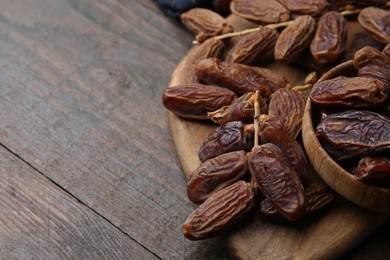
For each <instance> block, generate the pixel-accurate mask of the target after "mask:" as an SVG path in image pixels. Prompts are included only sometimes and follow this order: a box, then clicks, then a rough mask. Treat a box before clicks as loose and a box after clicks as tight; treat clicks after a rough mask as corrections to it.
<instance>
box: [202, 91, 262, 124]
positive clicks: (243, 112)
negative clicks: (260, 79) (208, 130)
mask: <svg viewBox="0 0 390 260" xmlns="http://www.w3.org/2000/svg"><path fill="white" fill-rule="evenodd" d="M253 94H254V93H253V92H249V93H246V94H244V95H242V96H241V97H239V98H238V99H236V100H234V101H233V103H231V104H230V105H227V106H224V107H221V108H220V109H218V110H216V111H214V112H210V113H208V116H209V117H210V119H211V120H212V121H213V122H215V123H217V124H220V125H223V124H226V123H227V122H231V121H242V122H244V123H251V122H253V115H254V114H255V108H254V95H253ZM259 105H260V111H261V112H262V114H264V113H266V112H267V111H268V109H267V103H266V102H265V101H264V99H263V98H262V97H261V96H259Z"/></svg>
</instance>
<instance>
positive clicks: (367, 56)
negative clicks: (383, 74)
mask: <svg viewBox="0 0 390 260" xmlns="http://www.w3.org/2000/svg"><path fill="white" fill-rule="evenodd" d="M372 65H375V66H379V67H383V68H386V69H390V58H389V57H387V56H386V55H385V54H383V53H382V52H380V51H379V50H377V49H375V48H373V47H371V46H365V47H363V48H361V49H360V50H358V51H356V52H355V54H354V55H353V66H354V67H355V69H357V70H359V69H361V68H363V67H366V66H372Z"/></svg>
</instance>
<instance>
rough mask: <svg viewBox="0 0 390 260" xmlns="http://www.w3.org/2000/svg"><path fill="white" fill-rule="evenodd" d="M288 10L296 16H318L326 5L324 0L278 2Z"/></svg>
mask: <svg viewBox="0 0 390 260" xmlns="http://www.w3.org/2000/svg"><path fill="white" fill-rule="evenodd" d="M280 2H281V3H283V4H284V5H285V6H286V7H287V9H288V10H290V11H291V12H294V13H297V14H307V15H311V16H317V15H320V14H321V13H322V12H323V11H324V10H325V8H326V7H327V5H328V2H327V1H326V0H280Z"/></svg>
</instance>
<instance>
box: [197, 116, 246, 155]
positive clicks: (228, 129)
mask: <svg viewBox="0 0 390 260" xmlns="http://www.w3.org/2000/svg"><path fill="white" fill-rule="evenodd" d="M252 146H253V135H251V134H248V133H246V132H245V125H244V123H242V122H241V121H234V122H229V123H226V124H224V125H221V126H218V127H217V128H216V129H215V130H214V131H212V132H211V133H209V135H208V136H207V138H206V140H205V141H204V142H203V144H202V146H201V147H200V149H199V159H200V160H201V161H202V162H204V161H206V160H208V159H211V158H214V157H216V156H218V155H221V154H224V153H227V152H233V151H239V150H244V151H250V149H251V148H252Z"/></svg>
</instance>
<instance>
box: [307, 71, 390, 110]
mask: <svg viewBox="0 0 390 260" xmlns="http://www.w3.org/2000/svg"><path fill="white" fill-rule="evenodd" d="M310 99H311V101H312V102H313V103H314V104H317V105H319V106H322V107H328V108H332V109H336V108H337V109H338V108H369V107H374V106H378V105H380V104H382V103H383V102H385V100H386V99H387V93H386V90H385V86H384V84H383V83H382V82H381V81H379V80H377V79H374V78H364V77H352V78H349V77H344V76H340V77H337V78H334V79H328V80H324V81H322V82H320V83H317V84H314V86H313V89H312V91H311V93H310Z"/></svg>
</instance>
